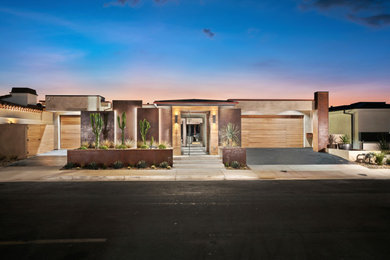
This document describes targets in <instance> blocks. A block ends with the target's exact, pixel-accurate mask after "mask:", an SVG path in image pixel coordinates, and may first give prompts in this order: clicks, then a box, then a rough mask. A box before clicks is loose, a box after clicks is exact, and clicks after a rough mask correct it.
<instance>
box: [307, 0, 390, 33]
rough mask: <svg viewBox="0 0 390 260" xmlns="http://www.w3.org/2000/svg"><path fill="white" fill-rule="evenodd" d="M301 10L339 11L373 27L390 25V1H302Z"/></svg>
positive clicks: (347, 16)
mask: <svg viewBox="0 0 390 260" xmlns="http://www.w3.org/2000/svg"><path fill="white" fill-rule="evenodd" d="M300 7H301V9H303V10H309V9H313V8H314V9H318V10H319V11H320V12H327V11H330V10H333V9H339V11H341V13H342V14H343V16H344V17H345V18H347V19H349V20H350V21H353V22H356V23H359V24H363V25H366V26H371V27H385V26H388V25H390V0H302V2H301V4H300Z"/></svg>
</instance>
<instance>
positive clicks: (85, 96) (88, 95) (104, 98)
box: [45, 95, 106, 102]
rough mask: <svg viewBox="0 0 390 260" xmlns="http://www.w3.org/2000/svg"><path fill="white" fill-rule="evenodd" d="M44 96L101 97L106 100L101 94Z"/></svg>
mask: <svg viewBox="0 0 390 260" xmlns="http://www.w3.org/2000/svg"><path fill="white" fill-rule="evenodd" d="M45 97H101V98H102V101H103V102H104V101H106V99H105V97H103V96H101V95H45ZM45 99H46V98H45Z"/></svg>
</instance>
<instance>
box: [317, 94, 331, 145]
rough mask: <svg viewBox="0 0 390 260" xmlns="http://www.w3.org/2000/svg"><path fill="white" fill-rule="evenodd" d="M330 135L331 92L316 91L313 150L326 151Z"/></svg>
mask: <svg viewBox="0 0 390 260" xmlns="http://www.w3.org/2000/svg"><path fill="white" fill-rule="evenodd" d="M328 136H329V92H327V91H319V92H315V93H314V113H313V150H314V151H316V152H324V151H325V149H326V146H327V144H328Z"/></svg>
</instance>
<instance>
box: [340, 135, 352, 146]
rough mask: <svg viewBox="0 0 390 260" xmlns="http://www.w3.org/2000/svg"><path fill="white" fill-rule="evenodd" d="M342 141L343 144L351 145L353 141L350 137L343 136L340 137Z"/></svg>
mask: <svg viewBox="0 0 390 260" xmlns="http://www.w3.org/2000/svg"><path fill="white" fill-rule="evenodd" d="M340 139H341V141H342V142H343V144H351V139H349V136H348V135H343V136H341V137H340Z"/></svg>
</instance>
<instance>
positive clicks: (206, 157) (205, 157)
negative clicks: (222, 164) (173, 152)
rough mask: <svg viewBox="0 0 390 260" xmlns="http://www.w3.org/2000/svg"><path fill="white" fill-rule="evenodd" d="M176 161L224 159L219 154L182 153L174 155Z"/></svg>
mask: <svg viewBox="0 0 390 260" xmlns="http://www.w3.org/2000/svg"><path fill="white" fill-rule="evenodd" d="M173 160H174V161H194V160H196V161H206V162H207V161H214V160H219V161H222V159H221V158H220V157H219V156H218V155H190V156H188V155H180V156H174V157H173Z"/></svg>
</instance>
